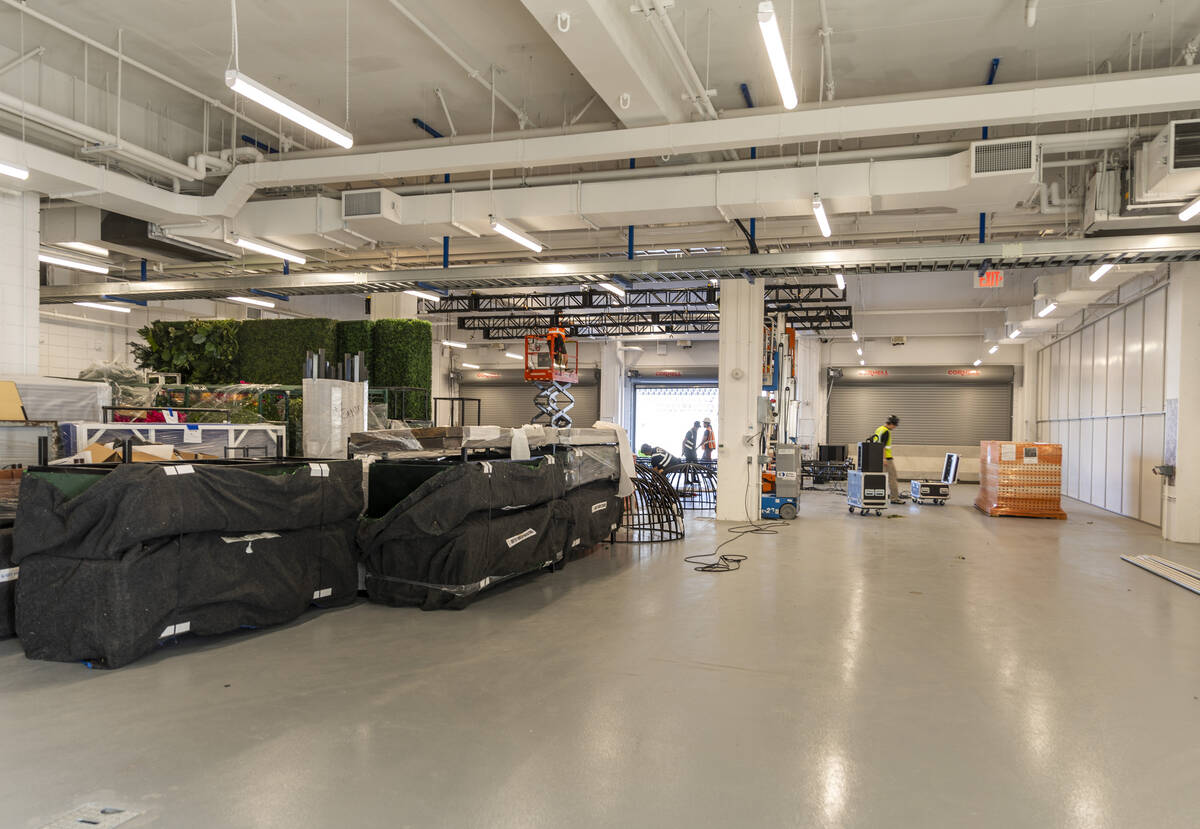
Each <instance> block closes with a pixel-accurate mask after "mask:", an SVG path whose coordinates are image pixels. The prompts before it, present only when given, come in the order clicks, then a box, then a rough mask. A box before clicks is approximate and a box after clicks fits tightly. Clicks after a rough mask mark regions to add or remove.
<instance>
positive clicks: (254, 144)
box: [242, 135, 279, 155]
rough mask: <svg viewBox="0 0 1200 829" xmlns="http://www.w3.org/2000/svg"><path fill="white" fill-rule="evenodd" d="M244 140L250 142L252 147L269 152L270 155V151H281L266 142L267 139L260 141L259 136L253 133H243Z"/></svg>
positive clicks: (246, 142)
mask: <svg viewBox="0 0 1200 829" xmlns="http://www.w3.org/2000/svg"><path fill="white" fill-rule="evenodd" d="M242 142H243V143H245V144H249V145H250V146H251V147H255V148H257V149H259V150H262V151H263V152H264V153H267V154H268V155H269V154H270V153H277V152H279V150H277V149H275V148H274V147H272V146H271V145H270V144H268V143H266V142H265V141H259V140H258V139H257V138H255V137H254V136H252V135H243V136H242Z"/></svg>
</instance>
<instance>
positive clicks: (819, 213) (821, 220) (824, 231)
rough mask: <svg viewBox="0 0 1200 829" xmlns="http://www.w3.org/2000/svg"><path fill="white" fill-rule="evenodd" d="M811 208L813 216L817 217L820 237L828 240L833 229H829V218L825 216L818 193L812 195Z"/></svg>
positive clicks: (823, 206)
mask: <svg viewBox="0 0 1200 829" xmlns="http://www.w3.org/2000/svg"><path fill="white" fill-rule="evenodd" d="M812 208H813V215H814V216H816V217H817V226H818V227H820V228H821V235H822V236H824V237H825V238H826V239H828V238H829V236H830V234H832V233H833V229H832V228H830V227H829V216H827V215H826V214H825V205H824V204H822V203H821V194H820V193H813V200H812Z"/></svg>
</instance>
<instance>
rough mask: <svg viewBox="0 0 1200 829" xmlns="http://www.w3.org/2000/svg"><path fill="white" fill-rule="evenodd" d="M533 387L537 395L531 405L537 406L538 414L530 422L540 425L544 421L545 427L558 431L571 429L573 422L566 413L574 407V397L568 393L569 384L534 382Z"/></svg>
mask: <svg viewBox="0 0 1200 829" xmlns="http://www.w3.org/2000/svg"><path fill="white" fill-rule="evenodd" d="M533 385H535V386H536V387H537V390H538V392H537V395H536V396H535V397H534V398H533V405H535V406H537V410H538V412H537V414H535V415H534V416H533V420H532V421H530V422H531V423H542V422H543V421H544V422H545V423H546V424H547V425H549V426H554V427H557V428H559V429H569V428H571V424H572V423H573V421H572V419H571V415H570V414H568V413H569V412H570V411H571V409H572V408H573V407H574V406H575V397H574V396H573V395H572V394H571V391H570V389H571V384H570V383H560V382H558V381H557V380H555V381H552V382H549V383H547V382H534V384H533ZM560 398H564V399H560ZM564 403H565V405H564Z"/></svg>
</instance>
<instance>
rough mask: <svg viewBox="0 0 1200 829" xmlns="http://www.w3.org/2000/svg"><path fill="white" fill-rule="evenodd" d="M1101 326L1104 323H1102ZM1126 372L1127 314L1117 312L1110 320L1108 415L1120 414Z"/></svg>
mask: <svg viewBox="0 0 1200 829" xmlns="http://www.w3.org/2000/svg"><path fill="white" fill-rule="evenodd" d="M1100 324H1101V325H1103V324H1104V323H1103V322H1101V323H1100ZM1124 370H1125V312H1124V311H1117V312H1116V313H1115V314H1113V315H1112V316H1111V317H1109V318H1108V381H1107V387H1108V403H1107V408H1108V413H1109V414H1118V413H1120V412H1123V411H1124V409H1122V408H1121V396H1122V391H1123V386H1124V380H1123V378H1124V374H1123V372H1124Z"/></svg>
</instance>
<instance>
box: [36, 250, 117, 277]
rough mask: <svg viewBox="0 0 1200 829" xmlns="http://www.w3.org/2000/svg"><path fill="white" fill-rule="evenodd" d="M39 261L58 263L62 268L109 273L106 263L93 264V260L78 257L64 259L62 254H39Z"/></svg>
mask: <svg viewBox="0 0 1200 829" xmlns="http://www.w3.org/2000/svg"><path fill="white" fill-rule="evenodd" d="M38 261H39V262H45V263H46V264H47V265H58V266H59V267H60V268H70V269H72V270H76V271H87V272H88V273H100V274H107V273H108V268H107V267H105V266H104V265H93V264H92V263H91V262H80V261H79V260H78V259H64V258H62V257H61V256H50V255H49V254H45V253H39V254H38Z"/></svg>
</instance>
